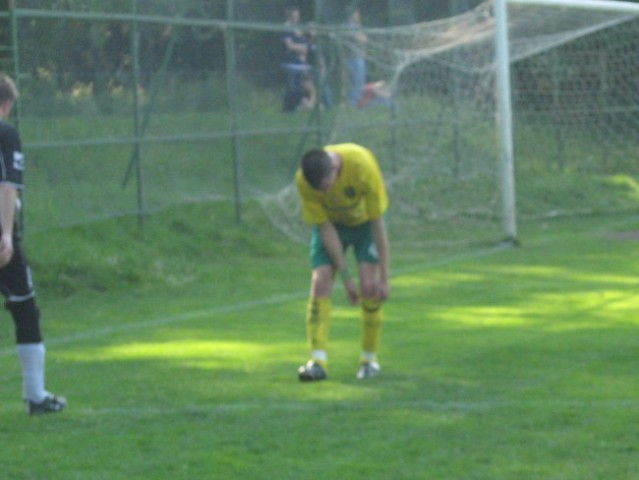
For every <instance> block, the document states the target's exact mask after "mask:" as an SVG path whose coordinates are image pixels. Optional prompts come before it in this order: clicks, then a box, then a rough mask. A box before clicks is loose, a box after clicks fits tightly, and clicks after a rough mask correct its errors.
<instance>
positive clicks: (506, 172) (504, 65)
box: [493, 0, 639, 243]
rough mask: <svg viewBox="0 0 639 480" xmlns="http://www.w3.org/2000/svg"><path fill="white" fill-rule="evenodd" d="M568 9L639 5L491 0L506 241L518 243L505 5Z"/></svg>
mask: <svg viewBox="0 0 639 480" xmlns="http://www.w3.org/2000/svg"><path fill="white" fill-rule="evenodd" d="M509 4H512V5H528V6H538V7H551V8H570V9H582V10H591V11H602V12H620V13H630V14H639V4H636V3H631V2H624V1H614V0H612V1H611V0H494V1H493V15H494V19H495V77H496V86H497V92H496V103H497V106H496V110H497V115H496V118H497V127H498V137H499V145H500V165H501V185H502V187H501V188H502V192H501V193H502V205H503V226H504V234H505V236H506V240H507V241H512V242H514V243H517V241H518V239H517V207H516V200H515V199H516V195H515V183H516V182H515V155H514V138H513V111H512V98H511V95H512V94H511V69H510V64H511V56H510V50H509V27H508V25H509V22H508V5H509Z"/></svg>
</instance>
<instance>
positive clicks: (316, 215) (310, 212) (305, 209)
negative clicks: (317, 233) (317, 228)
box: [295, 170, 328, 225]
mask: <svg viewBox="0 0 639 480" xmlns="http://www.w3.org/2000/svg"><path fill="white" fill-rule="evenodd" d="M295 185H296V186H297V192H298V193H299V197H300V201H301V204H302V218H303V219H304V221H305V222H306V223H308V224H311V225H319V224H321V223H324V222H325V221H326V220H327V219H328V217H327V216H326V211H325V210H324V208H323V207H322V204H321V203H320V201H319V197H318V195H317V193H316V192H315V190H313V189H312V188H311V186H310V185H309V184H308V182H307V181H306V180H305V179H304V175H303V174H302V171H301V170H298V171H297V173H296V174H295Z"/></svg>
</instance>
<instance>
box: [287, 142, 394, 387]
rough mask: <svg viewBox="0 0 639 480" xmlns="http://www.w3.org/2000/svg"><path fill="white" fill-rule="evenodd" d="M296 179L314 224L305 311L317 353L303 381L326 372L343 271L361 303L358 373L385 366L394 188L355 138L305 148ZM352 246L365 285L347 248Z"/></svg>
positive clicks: (371, 372) (365, 374)
mask: <svg viewBox="0 0 639 480" xmlns="http://www.w3.org/2000/svg"><path fill="white" fill-rule="evenodd" d="M295 183H296V185H297V190H298V192H299V196H300V199H301V203H302V216H303V218H304V221H305V222H307V223H309V224H311V225H312V226H313V232H312V238H311V252H310V257H311V266H312V269H313V270H312V275H311V289H310V296H309V301H308V309H307V312H306V328H307V337H308V342H309V346H310V350H311V359H310V360H309V361H308V362H307V363H306V364H304V365H302V366H301V367H300V368H299V370H298V375H299V379H300V380H302V381H315V380H324V379H325V378H326V376H327V373H326V371H327V361H328V354H327V348H326V347H327V343H328V334H329V325H330V314H331V296H332V292H333V280H334V278H335V275H336V274H337V275H338V276H339V278H341V280H342V282H343V284H344V289H345V290H346V294H347V296H348V299H349V301H350V302H351V303H352V304H353V305H356V304H359V305H360V306H361V327H362V354H361V362H360V366H359V369H358V371H357V378H359V379H363V378H370V377H374V376H376V375H378V374H379V371H380V366H379V363H378V360H377V350H378V347H379V340H380V331H381V320H382V319H381V307H382V303H383V302H384V300H386V299H387V298H388V295H389V291H390V287H389V278H390V274H389V241H388V235H387V233H386V226H385V224H384V219H383V216H384V213H385V212H386V210H387V208H388V195H387V193H386V188H385V186H384V180H383V178H382V174H381V172H380V169H379V166H378V164H377V160H376V159H375V156H374V155H373V154H372V153H371V152H370V151H369V150H368V149H366V148H364V147H362V146H360V145H356V144H354V143H343V144H339V145H328V146H326V147H324V148H315V149H312V150H309V151H307V152H306V153H305V154H304V156H303V158H302V162H301V168H300V169H299V170H298V171H297V173H296V175H295ZM350 247H352V248H353V251H354V253H355V257H356V259H357V263H358V267H359V288H358V287H357V285H356V282H355V281H354V280H353V279H352V278H351V276H350V275H349V272H348V269H347V266H346V260H345V253H346V251H347V249H349V248H350Z"/></svg>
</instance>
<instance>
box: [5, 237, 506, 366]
mask: <svg viewBox="0 0 639 480" xmlns="http://www.w3.org/2000/svg"><path fill="white" fill-rule="evenodd" d="M506 248H509V247H505V246H497V247H492V248H488V249H484V250H478V251H475V252H471V253H468V254H464V255H459V256H454V257H453V256H451V257H447V258H444V259H441V260H437V261H434V262H429V263H426V264H422V265H414V266H411V267H409V268H405V269H403V270H401V271H396V272H395V275H394V276H398V275H403V274H407V273H411V272H417V271H421V270H427V269H431V268H434V267H437V266H442V265H447V264H452V263H457V262H463V261H466V260H470V259H473V258H478V257H483V256H487V255H492V254H495V253H497V252H500V251H503V250H504V249H506ZM307 295H308V290H304V291H298V292H292V293H283V294H279V295H274V296H271V297H268V298H262V299H258V300H254V301H251V302H240V303H235V304H231V305H224V306H219V307H213V308H208V309H203V310H195V311H192V312H186V313H181V314H177V315H169V316H164V317H157V318H151V319H148V320H142V321H139V322H130V323H125V324H121V325H116V326H111V327H101V328H97V329H93V330H86V331H83V332H78V333H74V334H71V335H64V336H61V337H47V338H45V344H46V345H47V346H48V347H50V346H60V345H67V344H70V343H75V342H80V341H84V340H93V339H96V338H104V337H108V336H110V335H114V334H117V333H121V332H128V331H132V330H139V329H148V328H150V327H151V328H152V327H160V326H164V325H172V324H179V323H184V322H188V321H193V320H197V319H201V318H210V317H215V316H219V315H226V314H229V313H237V312H242V311H246V310H254V309H259V308H263V307H265V306H269V305H280V304H284V303H287V302H291V301H293V300H299V299H303V298H305V297H306V296H307ZM11 355H15V347H14V346H10V347H3V348H1V349H0V357H6V356H11Z"/></svg>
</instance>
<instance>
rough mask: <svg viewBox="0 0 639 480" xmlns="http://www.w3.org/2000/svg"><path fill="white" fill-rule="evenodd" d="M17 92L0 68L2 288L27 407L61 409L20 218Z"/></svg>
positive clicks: (44, 410) (63, 403) (47, 410)
mask: <svg viewBox="0 0 639 480" xmlns="http://www.w3.org/2000/svg"><path fill="white" fill-rule="evenodd" d="M17 97H18V90H17V88H16V86H15V84H14V82H13V80H12V79H11V78H10V77H8V76H7V75H5V74H2V73H0V292H1V293H2V295H3V296H4V297H5V301H6V302H5V307H6V309H7V310H8V311H9V313H10V314H11V317H12V318H13V322H14V324H15V335H16V343H17V353H18V358H19V360H20V365H21V367H22V388H23V398H24V401H25V402H26V405H27V412H28V413H29V414H32V415H33V414H40V413H50V412H59V411H61V410H63V409H64V407H65V406H66V403H67V402H66V400H65V399H64V398H63V397H59V396H56V395H53V394H52V393H49V392H48V391H46V390H45V388H44V359H45V348H44V343H43V341H42V333H41V331H40V312H39V310H38V306H37V305H36V300H35V291H34V288H33V282H32V278H31V270H30V268H29V264H28V262H27V259H26V257H25V255H24V252H23V250H22V245H21V239H20V232H19V229H18V225H17V221H16V210H17V209H18V208H19V205H20V200H19V195H20V191H21V190H22V189H23V188H24V184H23V180H22V174H23V171H24V157H23V155H22V147H21V142H20V135H19V134H18V131H17V130H16V128H15V127H13V126H11V125H9V124H8V123H7V122H6V120H7V118H8V117H9V114H10V113H11V109H12V107H13V102H14V101H15V100H16V98H17Z"/></svg>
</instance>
